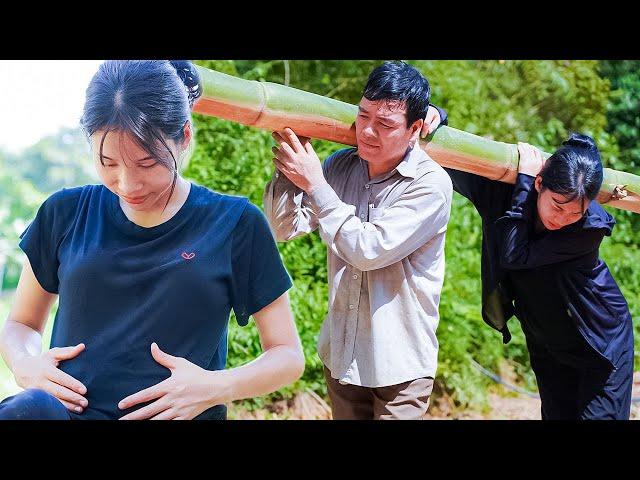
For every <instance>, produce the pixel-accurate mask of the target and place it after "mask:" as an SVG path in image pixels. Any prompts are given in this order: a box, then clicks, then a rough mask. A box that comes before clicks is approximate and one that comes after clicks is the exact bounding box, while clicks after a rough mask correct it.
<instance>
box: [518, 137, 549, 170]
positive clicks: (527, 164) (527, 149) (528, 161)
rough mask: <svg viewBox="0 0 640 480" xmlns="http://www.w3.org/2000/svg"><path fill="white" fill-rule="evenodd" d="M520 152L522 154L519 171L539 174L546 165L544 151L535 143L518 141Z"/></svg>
mask: <svg viewBox="0 0 640 480" xmlns="http://www.w3.org/2000/svg"><path fill="white" fill-rule="evenodd" d="M518 154H519V156H520V161H519V162H518V173H524V174H525V175H529V176H531V177H535V176H537V175H538V174H539V173H540V171H541V170H542V167H544V162H545V159H543V158H542V152H540V150H539V149H537V148H536V147H534V146H533V145H529V144H528V143H523V142H518Z"/></svg>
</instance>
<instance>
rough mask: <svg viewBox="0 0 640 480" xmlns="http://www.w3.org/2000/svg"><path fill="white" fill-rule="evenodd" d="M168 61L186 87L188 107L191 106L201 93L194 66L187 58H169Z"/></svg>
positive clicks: (198, 76)
mask: <svg viewBox="0 0 640 480" xmlns="http://www.w3.org/2000/svg"><path fill="white" fill-rule="evenodd" d="M170 63H171V66H173V68H175V69H176V73H177V74H178V77H180V80H182V83H184V85H185V87H186V88H187V95H188V96H189V107H193V103H194V102H195V101H196V100H197V99H198V98H199V97H200V96H201V95H202V83H200V75H198V71H197V70H196V67H195V66H194V65H193V63H191V62H190V61H188V60H170Z"/></svg>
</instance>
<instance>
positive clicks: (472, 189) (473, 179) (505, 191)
mask: <svg viewBox="0 0 640 480" xmlns="http://www.w3.org/2000/svg"><path fill="white" fill-rule="evenodd" d="M444 169H445V171H446V172H447V173H448V174H449V177H451V183H452V184H453V189H454V190H455V191H456V192H458V193H459V194H460V195H462V196H463V197H465V198H467V199H468V200H469V201H470V202H471V203H473V205H474V206H475V207H476V210H477V211H478V213H479V214H480V216H481V217H483V218H487V217H493V218H497V217H498V216H500V215H501V214H502V213H503V212H504V209H505V205H507V202H508V201H509V198H510V196H511V191H512V189H513V186H512V185H509V184H508V183H503V182H499V181H497V180H490V179H488V178H485V177H481V176H480V175H475V174H473V173H468V172H463V171H461V170H454V169H453V168H448V167H445V168H444Z"/></svg>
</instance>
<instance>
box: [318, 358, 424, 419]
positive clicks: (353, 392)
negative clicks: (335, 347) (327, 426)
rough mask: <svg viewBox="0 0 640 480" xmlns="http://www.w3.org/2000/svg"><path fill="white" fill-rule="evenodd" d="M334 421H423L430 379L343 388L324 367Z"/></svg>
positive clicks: (346, 386)
mask: <svg viewBox="0 0 640 480" xmlns="http://www.w3.org/2000/svg"><path fill="white" fill-rule="evenodd" d="M324 376H325V379H326V381H327V387H328V388H327V389H328V391H329V398H330V399H331V413H332V414H333V419H334V420H423V419H424V416H425V414H426V413H427V408H429V398H430V397H431V391H432V390H433V378H431V377H424V378H417V379H415V380H411V381H408V382H404V383H399V384H398V385H390V386H388V387H374V388H369V387H360V386H358V385H349V384H347V385H342V384H341V383H340V382H338V380H336V379H335V378H332V377H331V372H330V371H329V369H328V368H327V367H324Z"/></svg>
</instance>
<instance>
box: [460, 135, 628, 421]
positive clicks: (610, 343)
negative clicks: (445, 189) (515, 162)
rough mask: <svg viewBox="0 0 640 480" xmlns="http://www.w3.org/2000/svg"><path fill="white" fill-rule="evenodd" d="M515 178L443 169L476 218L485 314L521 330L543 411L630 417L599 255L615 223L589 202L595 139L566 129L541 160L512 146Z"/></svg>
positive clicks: (620, 320) (619, 309) (616, 309)
mask: <svg viewBox="0 0 640 480" xmlns="http://www.w3.org/2000/svg"><path fill="white" fill-rule="evenodd" d="M518 151H519V153H520V162H519V166H518V177H517V181H516V184H515V186H514V185H509V184H505V183H501V182H497V181H492V180H489V179H486V178H483V177H480V176H477V175H473V174H470V173H465V172H460V171H456V170H451V169H447V172H448V173H449V175H450V176H451V179H452V181H453V185H454V189H455V190H456V191H457V192H458V193H460V194H462V195H464V196H465V197H466V198H468V199H469V200H470V201H471V202H472V203H473V204H474V206H475V207H476V209H477V210H478V213H479V214H480V216H481V217H482V229H483V240H482V287H483V288H482V290H483V291H482V315H483V318H484V320H485V321H486V322H487V323H488V324H489V325H491V326H493V327H494V328H496V329H498V330H500V331H501V332H502V334H503V339H504V342H505V343H507V342H508V341H509V339H510V338H511V335H510V334H509V330H508V328H507V325H506V323H507V320H508V319H509V318H510V317H511V316H512V315H514V314H515V316H516V317H517V318H518V319H519V320H520V322H521V325H522V329H523V331H524V334H525V337H526V341H527V347H528V349H529V355H530V359H531V366H532V368H533V370H534V372H535V374H536V378H537V382H538V388H539V391H540V397H541V400H542V418H543V419H628V418H629V415H630V408H631V389H632V384H633V360H634V354H633V326H632V322H631V314H630V312H629V307H628V305H627V302H626V300H625V298H624V296H623V295H622V293H621V292H620V289H619V288H618V285H617V284H616V282H615V280H614V279H613V277H612V276H611V273H610V271H609V269H608V267H607V265H606V264H605V263H604V261H602V260H601V259H600V258H599V256H598V250H599V247H600V243H601V242H602V239H603V238H604V236H605V235H611V231H612V229H613V225H614V224H615V221H614V219H613V217H612V216H611V215H609V214H608V213H607V212H606V211H605V210H604V209H603V208H602V207H601V206H600V205H599V204H598V203H597V202H596V201H593V200H594V199H595V198H596V196H597V194H598V191H599V190H600V186H601V184H602V179H603V169H602V163H601V160H600V154H599V152H598V149H597V147H596V145H595V143H594V142H593V140H592V139H591V138H590V137H588V136H586V135H580V134H572V135H571V137H570V138H569V139H568V140H567V141H565V142H564V143H563V146H562V147H561V148H560V149H559V150H557V151H556V152H555V153H554V154H553V155H551V157H549V158H548V159H547V160H546V162H545V161H544V160H543V158H542V155H541V152H540V151H539V150H538V149H536V148H535V147H532V146H531V145H527V144H523V143H521V144H519V145H518Z"/></svg>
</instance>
